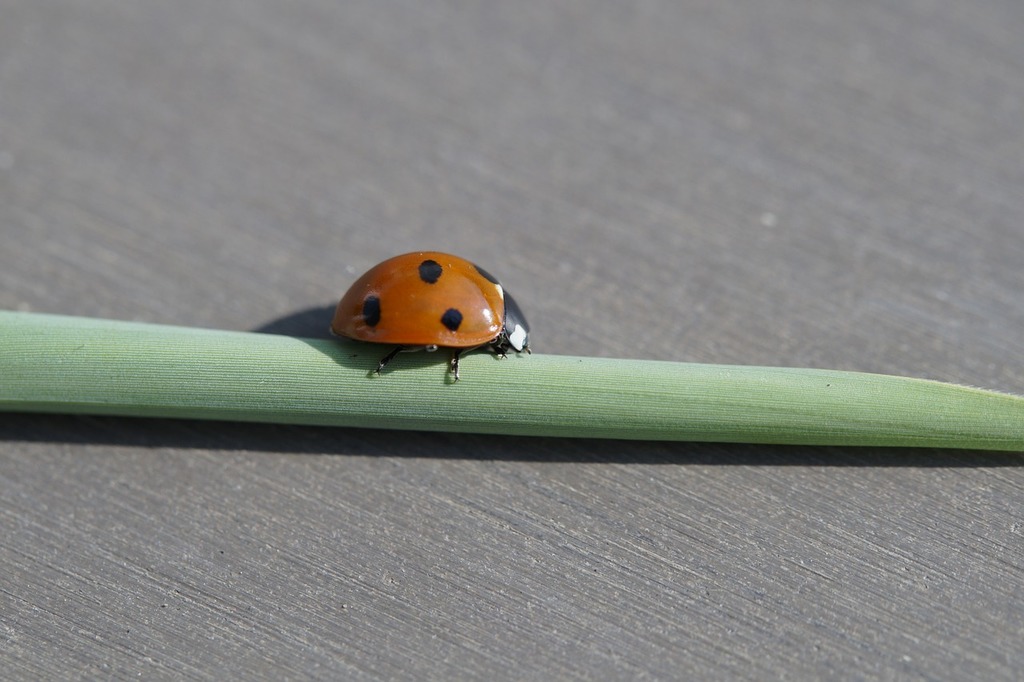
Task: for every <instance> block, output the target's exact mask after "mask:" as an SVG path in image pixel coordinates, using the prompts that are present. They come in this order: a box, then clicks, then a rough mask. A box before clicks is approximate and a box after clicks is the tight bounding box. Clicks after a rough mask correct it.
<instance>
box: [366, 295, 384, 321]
mask: <svg viewBox="0 0 1024 682" xmlns="http://www.w3.org/2000/svg"><path fill="white" fill-rule="evenodd" d="M363 322H365V323H366V324H367V325H368V326H370V327H376V326H377V324H378V323H379V322H380V299H379V298H377V297H376V296H367V297H366V298H365V299H363Z"/></svg>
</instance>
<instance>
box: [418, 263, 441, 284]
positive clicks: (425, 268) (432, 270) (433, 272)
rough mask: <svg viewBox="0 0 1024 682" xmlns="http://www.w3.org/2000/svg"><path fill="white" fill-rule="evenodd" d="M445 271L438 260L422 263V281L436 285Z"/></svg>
mask: <svg viewBox="0 0 1024 682" xmlns="http://www.w3.org/2000/svg"><path fill="white" fill-rule="evenodd" d="M442 272H444V269H443V268H442V267H441V264H440V263H438V262H437V261H436V260H429V259H428V260H425V261H423V262H422V263H420V279H422V280H423V281H424V282H426V283H427V284H434V283H435V282H437V280H439V279H440V278H441V273H442Z"/></svg>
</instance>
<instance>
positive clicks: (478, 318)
mask: <svg viewBox="0 0 1024 682" xmlns="http://www.w3.org/2000/svg"><path fill="white" fill-rule="evenodd" d="M331 331H332V332H334V333H335V334H337V335H338V336H344V337H346V338H349V339H355V340H357V341H369V342H371V343H386V344H392V345H394V346H396V347H395V349H394V350H392V351H391V352H390V353H388V354H387V355H385V356H384V357H383V358H382V359H381V361H380V363H379V364H378V365H377V372H378V373H379V372H380V371H381V370H382V369H384V366H385V365H386V364H388V362H390V361H391V360H392V359H393V358H394V357H395V356H396V355H398V353H401V352H404V351H416V350H426V351H435V350H437V349H438V348H450V349H452V358H451V363H450V365H449V367H450V370H451V372H452V374H453V375H454V376H455V380H456V381H458V380H459V356H460V355H461V354H462V353H464V352H466V351H470V350H473V349H474V348H479V347H481V346H487V347H488V348H490V350H491V351H493V352H494V353H495V354H497V355H500V356H502V357H504V356H505V354H506V353H507V352H508V351H509V350H510V349H511V350H514V351H515V352H517V353H521V352H523V351H525V352H527V353H529V352H530V347H529V345H528V342H529V334H530V328H529V326H528V325H527V324H526V318H525V317H524V316H523V313H522V311H521V310H520V309H519V306H518V305H516V302H515V300H514V299H513V298H512V297H511V296H510V295H509V294H508V292H506V291H505V290H504V289H503V288H502V286H501V284H499V283H498V280H497V279H495V277H494V276H493V275H491V274H490V273H488V272H487V271H486V270H484V269H483V268H481V267H479V266H477V265H474V264H473V263H470V262H469V261H468V260H466V259H464V258H459V257H458V256H452V255H450V254H447V253H440V252H437V251H417V252H415V253H407V254H404V255H401V256H395V257H394V258H389V259H388V260H386V261H384V262H383V263H379V264H378V265H376V266H374V267H373V268H371V269H370V270H369V271H368V272H367V273H366V274H365V275H363V276H362V277H360V278H359V279H357V280H356V282H355V284H353V285H352V287H351V288H350V289H349V290H348V291H347V292H346V293H345V295H344V296H342V298H341V302H339V303H338V308H337V310H335V312H334V321H333V322H331Z"/></svg>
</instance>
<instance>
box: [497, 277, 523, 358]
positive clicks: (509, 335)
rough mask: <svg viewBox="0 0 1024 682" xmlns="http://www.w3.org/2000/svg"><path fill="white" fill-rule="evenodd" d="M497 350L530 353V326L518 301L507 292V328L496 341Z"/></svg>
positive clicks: (502, 330)
mask: <svg viewBox="0 0 1024 682" xmlns="http://www.w3.org/2000/svg"><path fill="white" fill-rule="evenodd" d="M494 343H495V346H497V349H498V350H499V351H501V352H502V353H504V352H505V351H507V350H508V349H510V348H511V349H512V350H514V351H515V352H517V353H522V352H523V351H526V352H527V353H529V352H530V325H529V324H527V323H526V316H525V315H523V311H522V310H520V309H519V305H518V304H517V303H516V300H515V299H514V298H512V297H511V296H510V295H509V293H508V292H507V291H506V292H505V326H504V327H502V329H501V334H499V335H498V338H497V339H496V340H495V342H494Z"/></svg>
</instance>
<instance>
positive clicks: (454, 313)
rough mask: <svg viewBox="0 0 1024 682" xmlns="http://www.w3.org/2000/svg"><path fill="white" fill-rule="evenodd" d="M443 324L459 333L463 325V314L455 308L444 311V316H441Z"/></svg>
mask: <svg viewBox="0 0 1024 682" xmlns="http://www.w3.org/2000/svg"><path fill="white" fill-rule="evenodd" d="M441 324H443V325H444V326H446V327H448V329H450V330H452V331H453V332H454V331H457V330H458V328H459V325H460V324H462V313H460V312H459V311H458V310H456V309H455V308H449V309H448V310H446V311H444V315H442V316H441Z"/></svg>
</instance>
